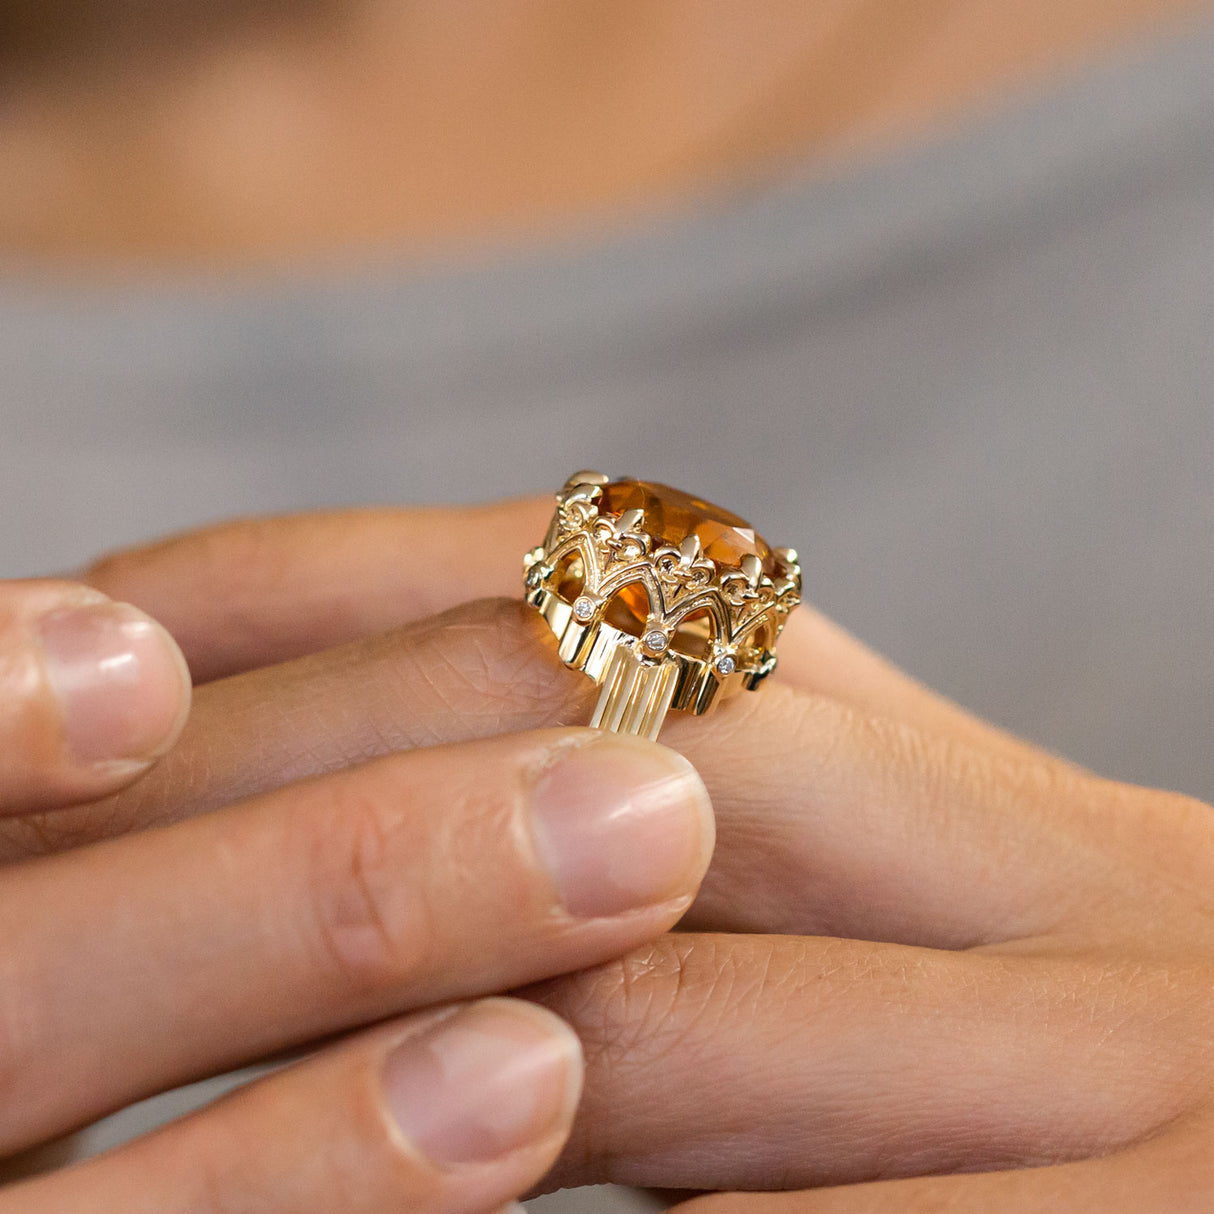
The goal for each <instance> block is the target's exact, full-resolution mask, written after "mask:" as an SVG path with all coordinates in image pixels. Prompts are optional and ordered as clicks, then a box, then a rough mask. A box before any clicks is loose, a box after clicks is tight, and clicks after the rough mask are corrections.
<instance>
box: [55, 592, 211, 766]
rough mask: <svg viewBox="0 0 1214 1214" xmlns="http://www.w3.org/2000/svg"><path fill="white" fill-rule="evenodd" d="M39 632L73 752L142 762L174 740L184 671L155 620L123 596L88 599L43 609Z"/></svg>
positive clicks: (186, 686) (79, 757)
mask: <svg viewBox="0 0 1214 1214" xmlns="http://www.w3.org/2000/svg"><path fill="white" fill-rule="evenodd" d="M38 635H39V640H40V642H41V645H42V651H43V666H44V670H45V672H46V678H47V682H48V683H49V685H50V688H51V690H52V691H53V692H54V694H55V697H56V699H57V700H58V702H59V710H60V715H61V718H62V721H63V733H64V739H65V743H66V746H67V750H68V753H69V755H70V757H71V758H72V759H74V760H75V761H76V762H78V763H81V764H85V765H94V766H95V765H99V764H114V765H116V766H118V767H122V766H126V765H131V766H141V765H143V764H146V763H148V762H150V761H151V760H152V759H154V758H156V757H158V756H159V755H160V754H161V753H163V751H164V750H166V749H167V748H168V747H169V746H170V745H171V744H172V743H173V741H174V740H175V739H176V737H177V734H178V733H179V732H180V731H181V726H182V724H183V723H184V720H185V715H186V713H187V712H188V710H189V690H190V674H189V670H188V668H187V667H186V663H185V658H184V657H183V656H182V654H181V650H180V649H179V648H178V647H177V643H176V641H174V640H173V638H172V637H171V636H169V634H168V633H167V632H166V631H165V630H164V629H163V628H162V627H161V626H160V625H159V624H157V623H156V621H155V620H153V619H151V618H150V617H149V616H146V615H144V614H143V612H142V611H139V610H137V609H136V608H134V607H131V606H129V605H128V604H126V603H112V602H108V601H107V602H98V603H89V604H85V605H82V606H76V607H67V608H63V609H61V610H58V611H52V612H50V613H48V614H47V615H44V616H43V617H42V618H41V619H40V620H39V622H38Z"/></svg>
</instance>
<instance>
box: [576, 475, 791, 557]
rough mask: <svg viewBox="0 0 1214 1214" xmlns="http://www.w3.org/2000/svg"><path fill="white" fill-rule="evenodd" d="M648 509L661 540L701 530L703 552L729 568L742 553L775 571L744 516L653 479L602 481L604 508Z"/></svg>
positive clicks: (648, 521)
mask: <svg viewBox="0 0 1214 1214" xmlns="http://www.w3.org/2000/svg"><path fill="white" fill-rule="evenodd" d="M638 509H639V510H643V511H644V512H645V521H644V523H643V524H642V526H643V528H644V530H645V531H647V532H648V533H649V534H650V535H652V536H653V537H654V538H655V539H656V540H657V541H658V542H659V543H661V544H671V545H673V546H675V547H678V546H679V544H681V543H682V542H683V540H684V539H685V538H686V537H687V536H689V535H697V536H699V539H700V546H701V548H702V549H703V552H704V555H705V556H707V557H709V558H710V559H711V560H714V561H716V562H717V564H718V565H721V566H723V567H725V568H727V569H740V568H741V567H742V558H743V557H744V556H747V555H753V556H757V557H758V558H759V560H760V562H761V563H762V566H763V572H764V573H766V574H767V575H768V576H769V577H770V576H772V575H773V574H774V573H775V565H776V560H775V556H774V555H773V553H772V551H771V548H770V547H768V545H767V542H766V541H765V540H764V539H763V537H762V536H761V535H760V534H759V533H758V532H757V531H756V530H755V529H754V528H753V527H752V526H751V525H750V524H749V523H748V522H746V521H745V520H744V519H740V518H739V517H738V516H737V515H736V514H732V513H730V511H728V510H724V509H722V508H721V507H720V506H714V505H713V504H712V503H711V502H706V501H704V499H703V498H699V497H692V496H691V494H689V493H684V492H683V491H682V490H680V489H672V488H671V487H670V486H669V485H658V484H654V483H653V482H651V481H631V480H628V481H612V482H611V483H610V484H607V485H604V486H603V491H602V494H601V495H600V497H599V510H600V511H601V512H602V513H604V514H609V515H613V516H617V517H618V516H619V515H621V514H623V513H624V511H625V510H638Z"/></svg>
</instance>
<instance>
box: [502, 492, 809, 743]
mask: <svg viewBox="0 0 1214 1214" xmlns="http://www.w3.org/2000/svg"><path fill="white" fill-rule="evenodd" d="M608 485H617V486H628V485H636V486H637V487H638V488H643V489H647V490H654V491H663V492H666V493H670V494H675V495H677V496H678V497H679V498H680V499H683V498H684V497H685V495H682V494H677V491H675V490H668V489H666V487H665V486H660V485H658V486H649V485H644V484H642V483H641V482H622V481H621V482H612V481H611V480H610V479H609V478H608V477H606V476H604V475H603V474H602V473H598V472H578V473H576V474H575V475H573V476H571V477H570V478H569V480H568V481H566V482H565V485H564V487H563V488H562V489H561V491H560V492H559V493H558V494H557V495H556V511H555V513H554V514H553V516H552V522H551V523H550V525H549V528H548V534H547V536H546V537H545V539H544V542H543V543H542V544H541V545H540V546H539V547H537V548H534V549H532V550H531V551H530V552H529V553H527V555H526V557H525V558H524V571H525V577H526V598H527V602H529V603H530V604H531V605H532V606H534V607H535V608H536V610H537V611H539V613H540V614H541V615H542V616H543V617H544V619H545V620H547V621H548V625H549V627H551V629H552V631H553V633H554V634H555V635H556V638H557V643H558V652H559V654H560V656H561V660H562V661H564V662H565V664H566V665H567V666H571V667H573V668H574V669H577V670H581V671H583V672H584V673H586V674H588V675H589V676H590V677H591V678H593V679H594V680H595V682H597V683H599V684H600V685H601V687H602V691H601V692H600V695H599V701H598V705H597V706H596V709H595V712H594V716H593V718H592V720H591V724H592V725H594V726H596V727H599V728H603V729H612V730H616V731H617V732H621V733H635V734H641V735H643V736H645V737H650V738H656V737H657V735H658V731H659V730H660V729H661V727H662V722H663V720H664V719H665V716H666V713H667V711H668V710H669V709H670V708H675V709H679V710H682V711H685V712H692V713H695V714H701V713H705V712H707V711H708V710H709V709H710V708H711V707H712V706H713V705H714V704H715V703H717V701H718V700H719V699H721V698H724V697H728V696H730V695H732V694H734V693H735V692H738V691H742V690H749V691H753V690H755V689H756V688H758V687H759V685H760V684H761V683H762V681H763V680H764V679H765V678H766V677H767V676H768V675H769V674H771V672H772V671H773V670H774V669H775V666H776V652H775V644H776V640H777V638H778V637H779V635H780V633H781V631H782V630H783V628H784V624H785V621H786V620H787V617H788V614H789V613H790V612H791V611H792V610H793V608H795V607H796V606H797V604H798V603H799V602H800V601H801V570H800V566H799V565H798V563H797V554H796V552H795V551H793V550H792V549H791V548H776V549H770V550H769V549H767V546H766V544H765V543H764V542H763V541H762V540H761V539H758V538H757V537H756V550H755V551H749V552H745V553H743V554H742V555H741V556H740V559H739V560H738V561H737V563H736V565H734V564H730V563H729V562H728V561H724V560H719V559H713V558H711V557H709V556H708V555H707V554H706V553H705V552H704V549H703V545H702V543H701V540H700V537H699V535H697V534H695V532H694V531H691V530H689V531H688V533H687V534H685V535H682V536H680V537H678V539H677V542H671V537H670V535H669V526H667V527H666V529H665V530H666V534H665V535H658V536H655V534H654V531H655V530H656V531H659V532H660V531H661V530H662V529H661V528H658V527H653V526H650V527H647V525H646V516H645V511H644V510H643V509H635V508H634V509H625V510H622V511H619V512H616V513H612V512H611V511H608V510H606V509H604V508H603V507H602V500H603V498H604V489H605V487H606V486H608ZM685 500H689V501H693V502H694V501H695V499H685ZM700 504H701V505H703V506H704V507H705V509H706V510H716V509H717V508H716V507H711V506H708V504H707V503H700ZM721 513H722V514H724V512H721ZM728 517H729V518H732V517H733V516H728ZM736 521H737V522H738V523H739V524H741V522H742V521H741V520H740V519H739V520H736ZM742 526H743V527H745V524H742ZM752 534H753V533H752ZM761 554H766V555H761Z"/></svg>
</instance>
